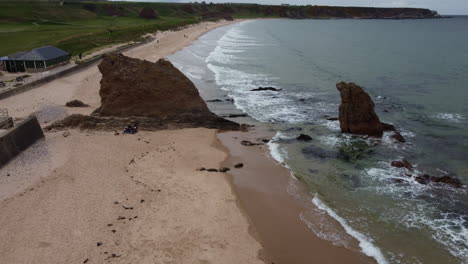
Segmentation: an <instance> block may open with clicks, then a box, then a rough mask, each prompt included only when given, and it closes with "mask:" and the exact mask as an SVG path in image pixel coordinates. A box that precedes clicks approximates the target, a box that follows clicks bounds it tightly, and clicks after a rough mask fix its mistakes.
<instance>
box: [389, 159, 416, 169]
mask: <svg viewBox="0 0 468 264" xmlns="http://www.w3.org/2000/svg"><path fill="white" fill-rule="evenodd" d="M390 165H391V166H392V167H397V168H406V169H407V170H409V171H412V170H413V166H412V165H411V164H410V163H409V162H408V161H407V160H405V159H404V160H402V161H392V163H391V164H390Z"/></svg>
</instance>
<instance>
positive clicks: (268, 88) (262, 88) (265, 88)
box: [250, 87, 282, 92]
mask: <svg viewBox="0 0 468 264" xmlns="http://www.w3.org/2000/svg"><path fill="white" fill-rule="evenodd" d="M281 90H282V89H278V88H275V87H258V88H256V89H252V90H250V91H252V92H256V91H273V92H279V91H281Z"/></svg>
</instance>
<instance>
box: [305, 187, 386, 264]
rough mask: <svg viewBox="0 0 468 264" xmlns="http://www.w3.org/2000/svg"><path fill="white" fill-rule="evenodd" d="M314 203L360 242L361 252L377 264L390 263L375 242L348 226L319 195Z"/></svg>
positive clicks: (315, 197) (314, 199)
mask: <svg viewBox="0 0 468 264" xmlns="http://www.w3.org/2000/svg"><path fill="white" fill-rule="evenodd" d="M312 203H314V204H315V205H316V206H317V207H318V208H319V209H320V210H323V211H325V212H327V214H328V215H329V216H331V217H333V218H334V219H335V220H336V221H338V222H339V223H340V224H341V226H342V227H343V228H344V229H345V230H346V232H347V233H348V234H349V235H351V236H352V237H354V238H355V239H357V240H358V241H359V247H360V248H361V251H362V252H363V253H364V254H366V255H367V256H369V257H373V258H374V259H375V260H376V261H377V263H379V264H387V263H388V261H387V260H386V259H385V257H384V255H383V254H382V252H381V250H380V248H378V247H377V246H376V245H374V244H373V241H372V240H371V239H370V238H369V237H367V236H366V235H364V234H362V233H360V232H358V231H356V230H355V229H354V228H352V227H351V226H349V225H348V223H347V222H346V220H345V219H344V218H342V217H341V216H339V215H338V214H337V213H335V211H333V210H332V209H331V208H330V207H328V206H327V205H325V204H324V203H323V202H322V200H320V198H318V196H317V195H315V196H314V198H313V199H312Z"/></svg>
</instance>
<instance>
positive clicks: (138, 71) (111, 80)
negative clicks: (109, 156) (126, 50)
mask: <svg viewBox="0 0 468 264" xmlns="http://www.w3.org/2000/svg"><path fill="white" fill-rule="evenodd" d="M98 68H99V70H100V71H101V73H102V79H101V89H100V90H99V95H100V96H101V106H100V107H99V108H98V109H96V110H95V111H94V112H93V114H92V115H91V116H83V115H72V116H70V117H67V118H65V119H64V120H61V121H58V122H56V123H54V124H52V125H50V126H49V127H47V128H48V129H52V128H55V129H60V128H63V127H77V128H81V129H117V128H118V129H122V128H123V127H126V126H127V125H128V124H133V123H138V124H139V128H140V129H143V130H156V129H167V128H169V127H171V128H174V127H177V128H185V127H206V128H217V129H227V130H238V129H240V125H239V124H237V123H235V122H232V121H229V120H226V119H224V118H221V117H219V116H217V115H215V114H214V113H212V112H210V111H209V109H208V107H207V105H206V103H205V101H203V99H202V98H201V97H200V95H199V93H198V90H197V88H196V87H195V85H194V84H193V83H192V82H191V81H190V80H189V79H188V78H187V77H186V76H185V75H184V74H183V73H182V72H180V71H179V70H178V69H177V68H175V67H174V66H173V65H172V64H171V63H170V62H169V61H167V60H164V59H161V60H159V61H157V62H156V63H152V62H149V61H144V60H138V59H133V58H129V57H126V56H124V55H122V54H112V55H105V56H104V57H103V59H102V62H101V63H100V64H99V65H98Z"/></svg>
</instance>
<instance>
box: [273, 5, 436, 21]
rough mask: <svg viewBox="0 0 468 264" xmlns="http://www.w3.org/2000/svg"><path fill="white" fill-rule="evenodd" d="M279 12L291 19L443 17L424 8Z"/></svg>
mask: <svg viewBox="0 0 468 264" xmlns="http://www.w3.org/2000/svg"><path fill="white" fill-rule="evenodd" d="M278 11H279V12H280V13H279V15H280V16H282V17H289V18H357V19H423V18H440V17H441V16H440V15H439V14H438V13H437V12H436V11H432V10H429V9H423V8H373V7H340V6H305V7H299V8H297V7H290V8H289V9H287V10H278Z"/></svg>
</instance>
